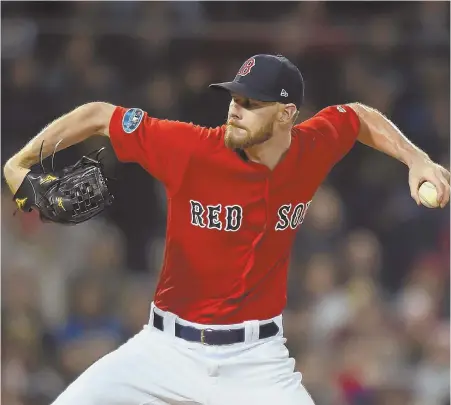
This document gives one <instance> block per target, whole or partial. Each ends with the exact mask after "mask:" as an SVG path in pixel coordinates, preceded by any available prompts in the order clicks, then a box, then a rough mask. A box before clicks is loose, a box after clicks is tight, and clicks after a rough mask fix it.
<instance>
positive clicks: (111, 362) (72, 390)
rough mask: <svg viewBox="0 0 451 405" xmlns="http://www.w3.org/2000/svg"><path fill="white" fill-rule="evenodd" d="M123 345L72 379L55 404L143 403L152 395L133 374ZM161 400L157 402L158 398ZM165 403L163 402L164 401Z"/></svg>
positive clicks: (127, 404)
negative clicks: (142, 388) (141, 387)
mask: <svg viewBox="0 0 451 405" xmlns="http://www.w3.org/2000/svg"><path fill="white" fill-rule="evenodd" d="M127 363H129V362H128V359H127V357H126V353H124V352H123V347H120V348H119V349H117V350H116V351H114V352H112V353H110V354H108V355H106V356H105V357H102V358H101V359H99V360H98V361H96V362H95V363H94V364H93V365H92V366H90V367H89V368H88V369H87V370H86V371H85V372H83V373H82V374H81V375H80V376H79V377H78V378H77V379H76V380H75V381H74V382H72V383H71V384H70V385H69V386H68V387H67V388H66V389H65V390H64V391H63V392H62V393H61V395H60V396H59V397H58V398H57V399H56V400H55V402H53V404H52V405H80V404H83V405H141V404H143V403H146V402H149V401H148V399H149V396H148V395H147V394H146V393H145V392H144V391H142V390H140V389H139V388H138V387H139V386H141V384H140V383H139V381H138V379H139V375H137V376H136V381H133V380H134V378H133V376H132V375H131V374H130V371H131V370H130V367H131V365H130V364H127ZM156 403H157V404H158V402H156ZM161 404H163V403H161Z"/></svg>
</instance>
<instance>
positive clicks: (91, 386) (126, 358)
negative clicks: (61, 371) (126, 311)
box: [52, 330, 198, 405]
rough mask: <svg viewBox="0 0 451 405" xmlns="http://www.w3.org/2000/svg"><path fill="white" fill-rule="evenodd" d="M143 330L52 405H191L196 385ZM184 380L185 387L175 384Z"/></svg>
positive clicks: (106, 357) (170, 355)
mask: <svg viewBox="0 0 451 405" xmlns="http://www.w3.org/2000/svg"><path fill="white" fill-rule="evenodd" d="M154 336H155V335H154V334H151V333H150V332H149V331H147V330H143V331H141V332H140V333H138V334H137V335H136V336H134V337H133V338H132V339H130V340H129V341H128V342H127V343H125V344H124V345H122V346H121V347H119V348H118V349H117V350H115V351H114V352H112V353H110V354H108V355H106V356H105V357H103V358H101V359H100V360H98V361H97V362H95V363H94V364H93V365H92V366H91V367H89V368H88V369H87V370H86V371H85V372H84V373H83V374H81V375H80V376H79V377H78V378H77V379H76V380H75V381H74V382H73V383H72V384H71V385H69V386H68V387H67V388H66V390H65V391H64V392H63V393H62V394H61V395H60V396H59V397H58V398H57V399H56V400H55V402H54V403H53V404H52V405H144V404H152V405H173V404H184V403H195V402H194V401H191V398H190V397H191V394H192V393H193V387H196V386H198V384H193V383H192V382H191V381H190V379H189V378H186V377H185V378H182V377H180V375H179V374H180V372H179V369H178V368H177V367H173V366H171V364H180V363H182V362H183V358H179V357H176V355H175V354H173V352H174V351H169V350H168V349H167V348H165V347H164V346H163V345H162V344H161V342H159V341H158V340H157V339H155V338H154ZM178 379H182V384H178V385H175V381H177V380H178Z"/></svg>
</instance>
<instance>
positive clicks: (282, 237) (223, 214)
mask: <svg viewBox="0 0 451 405" xmlns="http://www.w3.org/2000/svg"><path fill="white" fill-rule="evenodd" d="M359 126H360V122H359V118H358V116H357V115H356V113H355V112H354V111H353V110H352V109H351V108H350V107H347V106H331V107H327V108H325V109H323V110H321V111H320V112H319V113H317V114H316V115H315V116H313V117H312V118H310V119H309V120H307V121H305V122H303V123H301V124H299V125H296V126H295V127H294V128H293V130H292V141H291V146H290V148H289V150H288V152H287V153H286V155H285V157H284V158H283V159H282V160H281V161H280V163H279V164H278V165H277V166H276V168H275V169H274V170H272V171H271V170H270V169H268V168H267V167H266V166H264V165H261V164H258V163H254V162H250V161H245V160H243V159H242V158H241V157H240V156H239V155H238V154H237V153H236V152H234V151H232V150H230V149H228V148H226V147H225V145H224V141H223V137H224V133H225V126H221V127H217V128H204V127H200V126H196V125H193V124H188V123H183V122H178V121H168V120H160V119H156V118H153V117H149V116H148V115H147V113H146V112H144V111H142V110H140V109H136V108H134V109H126V108H123V107H117V108H116V110H115V112H114V114H113V117H112V119H111V123H110V128H109V130H110V137H111V142H112V145H113V148H114V150H115V152H116V154H117V157H118V159H119V160H120V161H122V162H136V163H138V164H140V165H141V166H142V167H143V168H144V169H145V170H147V171H148V172H149V173H150V174H151V175H152V176H154V177H155V178H157V179H158V180H160V181H161V182H162V183H163V184H164V186H165V188H166V193H167V204H168V217H167V233H166V246H165V255H164V264H163V268H162V271H161V275H160V279H159V282H158V286H157V290H156V295H155V297H154V301H155V304H156V305H157V307H159V308H161V309H163V310H167V311H171V312H173V313H175V314H177V315H178V316H179V317H181V318H183V319H186V320H189V321H191V322H197V323H203V324H231V323H240V322H243V321H245V320H253V319H260V320H262V319H269V318H272V317H274V316H277V315H279V314H280V313H281V312H282V311H283V309H284V307H285V305H286V294H287V288H286V287H287V285H286V284H287V271H288V263H289V259H290V251H291V247H292V244H293V241H294V238H295V233H296V231H297V229H298V228H299V226H300V225H301V224H302V222H303V220H304V218H305V215H306V213H307V210H308V208H309V205H310V203H311V201H312V198H313V195H314V194H315V192H316V190H317V189H318V187H319V186H320V184H321V183H322V182H323V180H324V179H325V177H326V176H327V174H328V173H329V171H330V170H331V168H332V167H333V166H334V165H335V164H336V163H337V162H338V161H339V160H340V159H341V158H342V157H343V156H344V155H345V154H346V153H347V152H348V151H349V150H350V149H351V147H352V145H353V144H354V142H355V140H356V138H357V135H358V131H359Z"/></svg>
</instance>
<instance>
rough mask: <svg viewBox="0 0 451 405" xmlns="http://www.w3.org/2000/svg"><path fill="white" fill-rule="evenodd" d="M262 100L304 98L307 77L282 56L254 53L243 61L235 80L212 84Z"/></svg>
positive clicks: (298, 101) (297, 100)
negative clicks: (305, 78) (304, 77)
mask: <svg viewBox="0 0 451 405" xmlns="http://www.w3.org/2000/svg"><path fill="white" fill-rule="evenodd" d="M209 87H211V88H213V89H223V90H227V91H229V92H230V93H236V94H239V95H241V96H244V97H248V98H253V99H255V100H259V101H277V102H279V103H283V104H288V103H293V104H294V105H296V107H297V108H298V109H299V107H300V106H301V105H302V103H303V101H304V79H303V77H302V74H301V72H300V71H299V69H298V68H297V67H296V66H295V65H294V64H293V63H291V62H290V61H289V60H288V59H287V58H285V57H284V56H282V55H266V54H261V55H255V56H252V57H251V58H249V59H248V60H247V61H246V62H244V63H243V65H242V66H241V68H240V70H239V71H238V73H237V74H236V76H235V79H234V80H233V81H232V82H224V83H214V84H210V86H209Z"/></svg>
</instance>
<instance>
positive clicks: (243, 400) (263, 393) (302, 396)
mask: <svg viewBox="0 0 451 405" xmlns="http://www.w3.org/2000/svg"><path fill="white" fill-rule="evenodd" d="M210 400H211V404H212V405H230V404H233V405H254V404H259V405H315V404H314V402H313V399H312V397H311V396H310V394H309V393H308V392H307V390H306V389H305V387H304V386H303V385H299V386H298V387H297V388H293V387H289V386H283V385H279V384H275V385H273V386H261V387H257V386H251V387H249V386H246V381H242V383H241V384H240V385H239V386H237V385H236V386H235V390H234V391H230V390H224V391H221V393H220V395H218V397H217V398H210Z"/></svg>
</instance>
